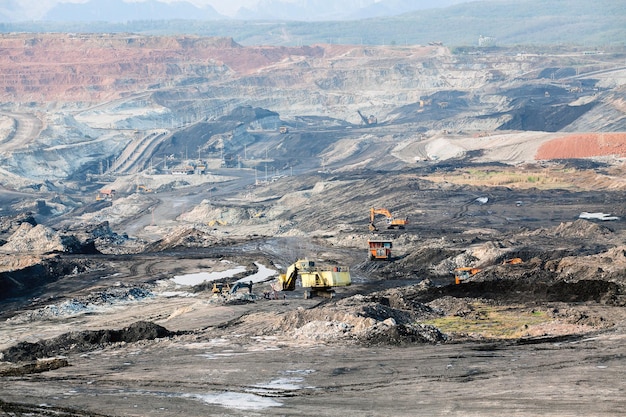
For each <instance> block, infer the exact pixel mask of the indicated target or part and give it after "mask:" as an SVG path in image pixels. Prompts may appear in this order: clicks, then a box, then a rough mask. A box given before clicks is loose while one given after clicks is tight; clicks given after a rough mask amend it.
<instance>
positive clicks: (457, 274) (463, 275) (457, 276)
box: [454, 266, 482, 284]
mask: <svg viewBox="0 0 626 417" xmlns="http://www.w3.org/2000/svg"><path fill="white" fill-rule="evenodd" d="M480 271H482V269H480V268H472V267H471V266H464V267H461V268H456V269H455V270H454V283H455V284H460V283H462V282H464V281H467V280H468V279H470V278H471V277H473V276H474V275H476V274H477V273H479V272H480Z"/></svg>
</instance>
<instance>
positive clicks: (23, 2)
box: [0, 0, 623, 20]
mask: <svg viewBox="0 0 626 417" xmlns="http://www.w3.org/2000/svg"><path fill="white" fill-rule="evenodd" d="M87 1H88V0H0V12H4V13H6V14H7V15H8V16H11V17H13V18H14V19H17V20H31V19H32V20H38V19H41V18H43V16H44V15H45V14H46V13H47V12H48V11H49V10H50V9H51V8H52V7H54V6H55V5H56V4H58V3H86V2H87ZM124 1H127V2H141V1H146V0H124ZM158 1H161V2H164V3H175V2H177V1H187V2H189V3H192V4H194V5H196V6H200V7H201V6H206V5H211V6H213V8H214V9H215V10H217V12H218V13H220V14H223V15H226V16H231V17H232V16H234V15H235V13H236V12H237V10H239V9H240V8H242V7H248V8H249V7H252V6H254V5H256V4H257V3H259V2H260V1H261V0H158ZM282 1H284V2H287V3H299V2H303V1H304V0H282ZM337 1H339V2H343V1H344V0H337ZM379 1H381V0H362V3H364V4H367V3H371V2H374V3H377V2H379ZM466 1H472V0H457V1H456V2H457V3H460V2H466ZM474 1H475V0H474ZM620 1H623V0H620ZM351 2H352V6H354V4H355V3H357V2H355V0H352V1H351ZM357 4H358V3H357ZM347 7H350V6H349V5H348V3H347Z"/></svg>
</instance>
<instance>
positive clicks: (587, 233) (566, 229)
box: [526, 219, 613, 239]
mask: <svg viewBox="0 0 626 417" xmlns="http://www.w3.org/2000/svg"><path fill="white" fill-rule="evenodd" d="M526 234H527V235H529V236H537V235H549V236H554V237H561V238H588V239H597V238H598V237H599V236H610V235H613V231H612V230H611V229H609V228H608V227H606V226H602V225H600V224H597V223H594V222H592V221H589V220H583V219H578V220H575V221H573V222H563V223H561V224H559V225H558V226H555V227H552V228H549V229H543V228H540V229H537V230H533V231H532V232H529V233H526Z"/></svg>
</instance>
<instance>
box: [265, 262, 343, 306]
mask: <svg viewBox="0 0 626 417" xmlns="http://www.w3.org/2000/svg"><path fill="white" fill-rule="evenodd" d="M298 277H300V280H301V281H302V288H304V298H305V299H306V298H311V297H315V296H316V295H319V296H322V297H326V298H333V297H334V295H335V290H333V288H334V287H345V286H348V285H350V284H352V279H351V277H350V268H348V267H347V266H334V267H320V266H317V265H315V262H314V261H311V260H308V259H298V260H297V261H296V262H294V263H293V264H291V265H289V267H288V268H287V271H286V272H285V273H284V274H280V275H279V276H278V280H277V281H276V282H275V283H274V284H273V285H272V289H273V290H274V291H275V292H280V291H294V290H295V289H296V279H297V278H298Z"/></svg>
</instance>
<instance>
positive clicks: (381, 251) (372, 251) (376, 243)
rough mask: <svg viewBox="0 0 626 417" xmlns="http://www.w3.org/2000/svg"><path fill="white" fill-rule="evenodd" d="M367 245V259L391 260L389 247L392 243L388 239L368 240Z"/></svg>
mask: <svg viewBox="0 0 626 417" xmlns="http://www.w3.org/2000/svg"><path fill="white" fill-rule="evenodd" d="M367 246H368V249H367V259H368V260H370V261H375V260H385V261H390V260H391V248H392V247H393V244H392V243H391V241H390V240H368V241H367Z"/></svg>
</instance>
